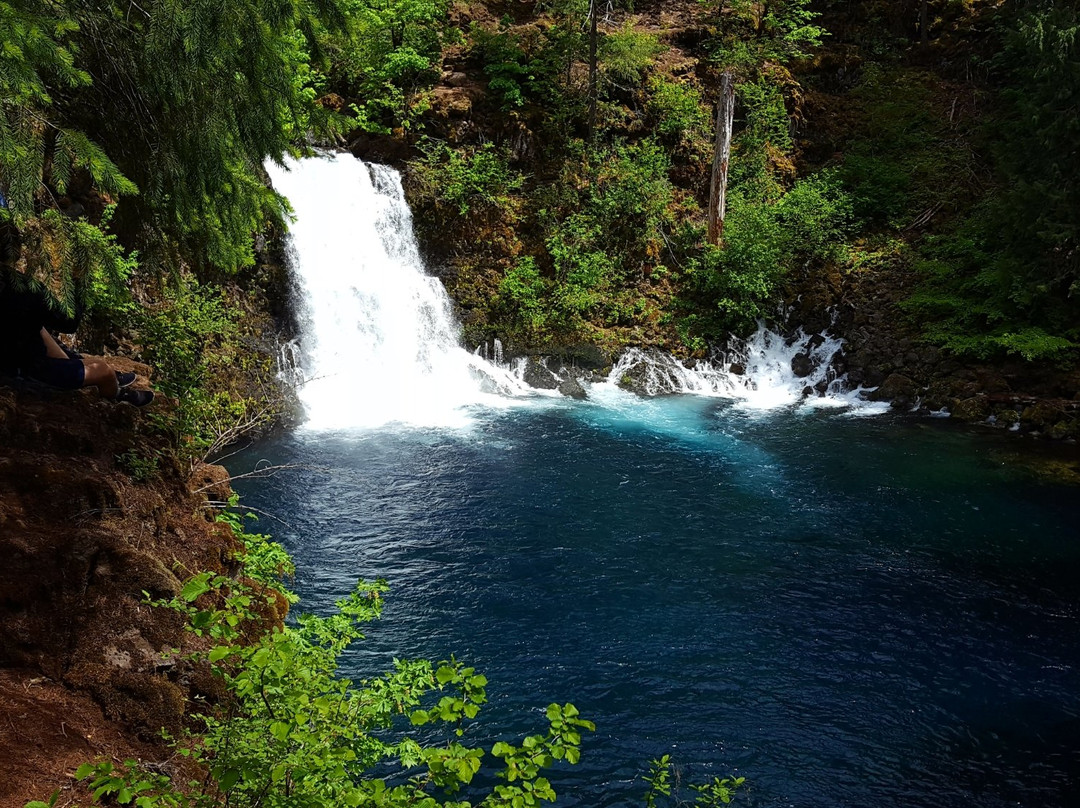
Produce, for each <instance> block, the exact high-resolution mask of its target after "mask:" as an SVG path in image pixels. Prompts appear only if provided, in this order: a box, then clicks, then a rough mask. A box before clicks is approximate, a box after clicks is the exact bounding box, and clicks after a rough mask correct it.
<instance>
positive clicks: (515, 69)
mask: <svg viewBox="0 0 1080 808" xmlns="http://www.w3.org/2000/svg"><path fill="white" fill-rule="evenodd" d="M469 33H470V37H471V39H472V42H473V52H474V53H476V54H477V55H478V56H479V57H480V60H481V61H482V62H483V64H484V73H485V75H487V76H488V78H489V82H488V89H489V91H490V92H491V93H493V94H494V95H496V97H498V98H499V100H500V103H501V106H502V108H503V109H504V110H509V109H513V108H515V107H520V106H523V105H524V104H525V103H526V101H535V100H538V99H539V97H540V95H541V94H542V92H543V86H544V85H548V87H549V88H550V84H551V82H552V79H553V76H552V75H551V67H552V65H551V62H550V60H549V59H546V58H542V57H541V56H540V54H541V52H542V51H543V45H542V43H540V42H539V41H533V40H525V39H523V38H522V36H521V35H519V34H517V33H514V32H511V31H506V30H497V31H490V30H488V29H486V28H484V27H483V26H480V25H476V24H474V25H473V27H472V28H471V29H470V32H469Z"/></svg>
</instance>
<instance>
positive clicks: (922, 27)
mask: <svg viewBox="0 0 1080 808" xmlns="http://www.w3.org/2000/svg"><path fill="white" fill-rule="evenodd" d="M927 5H929V0H922V6H921V7H920V8H919V39H920V40H921V42H922V46H923V47H924V48H925V47H926V46H927V45H929V44H930V22H929V17H930V15H929V13H928V11H927Z"/></svg>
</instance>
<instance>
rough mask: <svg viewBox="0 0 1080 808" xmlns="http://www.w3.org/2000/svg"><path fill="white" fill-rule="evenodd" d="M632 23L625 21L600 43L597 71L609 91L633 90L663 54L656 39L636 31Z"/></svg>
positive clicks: (631, 20) (633, 21) (662, 47)
mask: <svg viewBox="0 0 1080 808" xmlns="http://www.w3.org/2000/svg"><path fill="white" fill-rule="evenodd" d="M635 22H636V21H635V20H634V19H633V18H631V19H628V20H627V21H626V22H625V23H623V27H622V28H621V29H620V30H618V31H615V32H614V33H610V34H607V35H606V36H604V37H603V38H602V39H601V40H600V47H599V54H598V57H599V58H598V63H599V64H598V67H599V70H600V77H601V79H602V81H603V83H604V85H607V86H608V87H615V88H620V89H624V90H625V89H634V88H636V87H637V85H638V84H640V83H641V79H642V76H643V75H644V74H645V71H646V70H647V69H648V68H649V67H650V66H651V65H652V63H653V60H654V59H655V58H656V56H657V55H658V54H660V53H662V52H663V50H664V46H663V45H661V44H660V41H659V40H658V39H657V38H656V36H655V35H653V34H647V33H642V32H640V31H635V30H634V25H635Z"/></svg>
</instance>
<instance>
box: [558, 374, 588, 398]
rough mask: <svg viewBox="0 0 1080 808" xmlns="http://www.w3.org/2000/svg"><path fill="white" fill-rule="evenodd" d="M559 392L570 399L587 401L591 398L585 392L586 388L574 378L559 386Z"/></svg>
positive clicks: (570, 377)
mask: <svg viewBox="0 0 1080 808" xmlns="http://www.w3.org/2000/svg"><path fill="white" fill-rule="evenodd" d="M559 392H560V393H562V394H563V395H564V396H568V397H570V398H576V399H586V398H588V397H589V396H588V395H587V394H586V392H585V388H584V387H582V386H581V383H580V382H579V381H578V380H577V379H575V378H574V377H573V376H569V377H568V378H567V379H565V380H564V381H563V382H562V383H561V384H560V385H559Z"/></svg>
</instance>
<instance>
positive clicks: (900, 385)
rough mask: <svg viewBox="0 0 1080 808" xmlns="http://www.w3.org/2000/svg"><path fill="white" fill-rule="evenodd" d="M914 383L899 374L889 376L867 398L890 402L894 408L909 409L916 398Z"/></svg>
mask: <svg viewBox="0 0 1080 808" xmlns="http://www.w3.org/2000/svg"><path fill="white" fill-rule="evenodd" d="M918 393H919V388H918V387H917V386H916V384H915V382H913V381H912V380H911V379H909V378H908V377H907V376H904V375H902V374H900V373H892V374H890V375H889V376H888V377H887V378H886V379H885V380H884V381H883V382H882V383H881V384H879V385H878V387H877V389H876V390H874V391H873V392H872V393H870V395H869V396H868V398H870V400H872V401H891V402H892V405H893V406H894V407H898V408H899V407H911V406H912V405H913V404H914V403H915V399H916V398H917V397H918Z"/></svg>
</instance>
